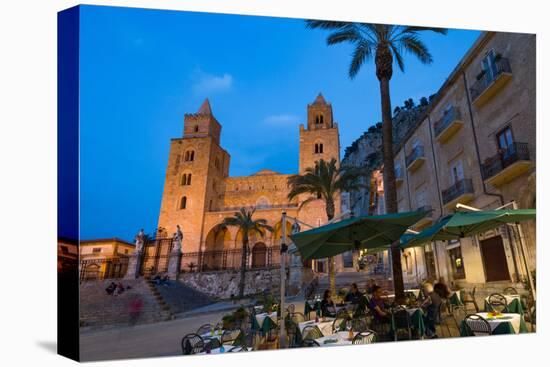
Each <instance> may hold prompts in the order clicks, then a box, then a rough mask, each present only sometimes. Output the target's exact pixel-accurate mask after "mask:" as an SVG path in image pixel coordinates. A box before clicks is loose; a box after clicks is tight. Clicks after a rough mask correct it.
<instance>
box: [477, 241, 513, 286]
mask: <svg viewBox="0 0 550 367" xmlns="http://www.w3.org/2000/svg"><path fill="white" fill-rule="evenodd" d="M479 244H480V248H481V254H482V258H483V267H484V268H485V278H486V281H487V282H497V281H499V280H510V272H509V271H508V262H507V261H506V252H504V243H503V242H502V237H501V236H495V237H491V238H488V239H485V240H482V241H480V242H479Z"/></svg>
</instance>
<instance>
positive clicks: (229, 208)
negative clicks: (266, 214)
mask: <svg viewBox="0 0 550 367" xmlns="http://www.w3.org/2000/svg"><path fill="white" fill-rule="evenodd" d="M297 207H298V204H296V203H288V204H277V205H250V206H226V207H222V208H217V209H212V210H209V212H230V211H239V210H241V208H245V209H247V210H251V209H253V208H256V209H257V210H261V209H288V208H297Z"/></svg>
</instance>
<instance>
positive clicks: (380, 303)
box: [369, 285, 391, 322]
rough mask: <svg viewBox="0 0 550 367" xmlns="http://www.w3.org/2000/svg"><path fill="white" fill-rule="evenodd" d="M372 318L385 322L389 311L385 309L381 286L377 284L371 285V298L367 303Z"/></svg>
mask: <svg viewBox="0 0 550 367" xmlns="http://www.w3.org/2000/svg"><path fill="white" fill-rule="evenodd" d="M369 308H370V310H371V311H372V314H373V316H374V319H375V320H376V321H378V322H387V321H389V318H390V316H391V315H390V312H389V311H388V310H386V305H385V304H384V300H383V299H382V287H379V286H377V285H375V286H373V287H372V298H371V300H370V303H369Z"/></svg>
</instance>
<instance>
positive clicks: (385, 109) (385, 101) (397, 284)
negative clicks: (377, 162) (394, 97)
mask: <svg viewBox="0 0 550 367" xmlns="http://www.w3.org/2000/svg"><path fill="white" fill-rule="evenodd" d="M380 96H381V101H382V148H383V154H384V175H383V178H384V196H385V200H386V213H397V190H396V187H395V167H394V162H393V130H392V117H391V99H390V80H389V78H388V77H387V76H383V77H381V78H380ZM390 251H391V260H392V273H393V285H394V291H395V299H397V300H399V299H402V298H403V297H404V295H405V288H404V285H403V270H402V268H401V249H400V248H399V241H396V242H394V243H393V244H392V246H391V250H390Z"/></svg>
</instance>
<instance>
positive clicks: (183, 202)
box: [180, 196, 187, 209]
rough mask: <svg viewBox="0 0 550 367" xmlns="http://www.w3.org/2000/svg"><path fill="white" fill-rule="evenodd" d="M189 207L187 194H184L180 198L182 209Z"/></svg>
mask: <svg viewBox="0 0 550 367" xmlns="http://www.w3.org/2000/svg"><path fill="white" fill-rule="evenodd" d="M185 208H187V196H184V197H182V198H181V200H180V209H185Z"/></svg>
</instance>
